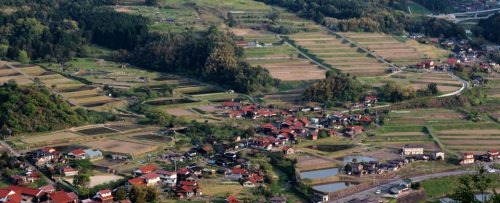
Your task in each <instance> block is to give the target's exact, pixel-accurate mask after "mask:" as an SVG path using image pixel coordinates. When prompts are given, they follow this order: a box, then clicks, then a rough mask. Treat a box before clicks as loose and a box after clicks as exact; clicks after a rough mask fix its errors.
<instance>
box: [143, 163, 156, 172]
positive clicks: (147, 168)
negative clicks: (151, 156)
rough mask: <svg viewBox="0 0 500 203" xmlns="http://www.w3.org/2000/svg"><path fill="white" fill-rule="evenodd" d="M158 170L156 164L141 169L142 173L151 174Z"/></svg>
mask: <svg viewBox="0 0 500 203" xmlns="http://www.w3.org/2000/svg"><path fill="white" fill-rule="evenodd" d="M156 169H158V167H157V166H156V164H149V165H146V166H142V167H140V168H139V170H140V171H141V173H151V172H153V171H155V170H156Z"/></svg>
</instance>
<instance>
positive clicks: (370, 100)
mask: <svg viewBox="0 0 500 203" xmlns="http://www.w3.org/2000/svg"><path fill="white" fill-rule="evenodd" d="M377 101H378V98H377V97H376V96H371V95H368V96H365V105H366V106H371V105H373V104H376V103H377Z"/></svg>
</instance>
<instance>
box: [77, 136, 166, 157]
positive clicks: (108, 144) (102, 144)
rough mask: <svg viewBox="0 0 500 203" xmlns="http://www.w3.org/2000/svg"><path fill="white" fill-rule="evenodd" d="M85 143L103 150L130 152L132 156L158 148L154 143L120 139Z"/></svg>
mask: <svg viewBox="0 0 500 203" xmlns="http://www.w3.org/2000/svg"><path fill="white" fill-rule="evenodd" d="M84 145H86V146H88V147H92V148H96V149H100V150H103V151H108V152H115V153H121V154H130V155H132V156H138V155H141V154H144V153H147V152H150V151H153V150H156V148H157V147H156V146H152V145H145V144H138V143H133V142H126V141H120V140H100V141H95V142H87V143H84Z"/></svg>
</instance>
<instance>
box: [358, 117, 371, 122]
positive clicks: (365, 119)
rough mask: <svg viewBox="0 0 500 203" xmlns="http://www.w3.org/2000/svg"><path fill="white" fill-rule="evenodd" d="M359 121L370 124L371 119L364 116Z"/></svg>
mask: <svg viewBox="0 0 500 203" xmlns="http://www.w3.org/2000/svg"><path fill="white" fill-rule="evenodd" d="M360 121H363V122H371V121H372V119H371V118H370V117H368V116H365V117H362V118H361V119H360Z"/></svg>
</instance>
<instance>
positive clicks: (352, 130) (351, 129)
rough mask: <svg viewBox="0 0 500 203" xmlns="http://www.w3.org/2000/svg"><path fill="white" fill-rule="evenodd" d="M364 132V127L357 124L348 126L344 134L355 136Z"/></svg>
mask: <svg viewBox="0 0 500 203" xmlns="http://www.w3.org/2000/svg"><path fill="white" fill-rule="evenodd" d="M362 132H363V127H361V126H359V125H357V126H346V127H345V129H344V134H345V136H347V137H351V138H353V137H355V136H356V135H358V134H360V133H362Z"/></svg>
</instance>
